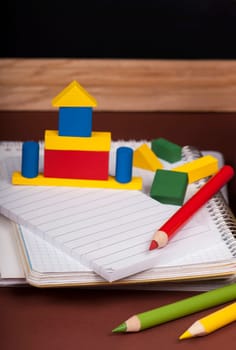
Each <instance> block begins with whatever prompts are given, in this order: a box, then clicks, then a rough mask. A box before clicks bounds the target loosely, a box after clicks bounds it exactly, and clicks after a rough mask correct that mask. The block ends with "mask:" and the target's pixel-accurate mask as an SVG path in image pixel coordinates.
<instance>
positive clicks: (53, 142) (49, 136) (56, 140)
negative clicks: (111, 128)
mask: <svg viewBox="0 0 236 350" xmlns="http://www.w3.org/2000/svg"><path fill="white" fill-rule="evenodd" d="M44 141H45V145H44V147H45V149H51V150H67V151H69V150H70V151H110V148H111V133H110V132H99V131H94V132H92V136H91V137H73V136H72V137H71V136H59V135H58V131H57V130H46V131H45V135H44Z"/></svg>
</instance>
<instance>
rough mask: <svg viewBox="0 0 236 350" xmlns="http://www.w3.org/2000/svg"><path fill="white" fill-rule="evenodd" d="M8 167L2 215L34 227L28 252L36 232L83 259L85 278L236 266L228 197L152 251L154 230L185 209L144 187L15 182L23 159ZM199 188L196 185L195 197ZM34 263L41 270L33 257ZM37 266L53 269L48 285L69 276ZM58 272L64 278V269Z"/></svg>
mask: <svg viewBox="0 0 236 350" xmlns="http://www.w3.org/2000/svg"><path fill="white" fill-rule="evenodd" d="M198 156H199V154H198V153H195V152H193V151H192V149H191V148H189V147H184V148H183V157H184V158H185V160H190V159H192V158H194V157H198ZM3 165H4V167H5V168H4V167H3ZM3 165H2V167H1V178H2V181H1V185H0V199H1V212H2V213H3V214H4V215H6V216H7V217H9V218H10V219H12V220H14V221H16V222H18V223H20V224H24V226H25V227H27V228H24V227H22V228H21V235H20V237H21V240H23V242H24V251H25V252H26V256H27V251H28V252H29V251H31V252H32V251H34V250H33V248H29V247H30V240H31V238H32V232H30V231H33V234H34V235H35V234H36V235H37V237H39V238H40V237H41V238H44V239H45V240H47V241H48V242H50V243H53V245H54V246H56V247H58V248H59V249H60V250H57V253H58V254H62V252H66V253H67V254H68V255H69V256H70V257H72V258H73V260H72V261H73V264H74V263H75V261H74V260H76V261H77V262H76V263H77V264H78V262H79V263H82V264H83V265H85V266H86V267H87V268H83V271H82V272H83V275H84V276H85V283H93V282H96V281H104V279H105V280H107V281H115V280H119V281H120V279H124V278H126V280H125V281H140V280H143V281H147V280H166V279H170V280H173V279H182V278H193V277H200V276H202V277H203V276H205V277H209V276H213V275H224V274H233V273H234V271H235V266H236V264H235V262H236V261H235V255H236V250H235V245H236V243H235V238H234V235H235V221H234V217H233V215H232V213H231V212H230V210H229V209H228V207H227V205H226V204H225V202H224V200H223V199H222V196H221V195H220V194H219V195H217V196H215V198H214V199H212V200H211V201H209V203H208V205H207V206H205V207H203V208H202V209H201V210H200V211H199V212H198V213H197V214H196V215H194V217H192V218H191V219H190V220H189V222H188V223H187V224H186V225H185V226H184V227H183V228H182V229H181V230H180V231H179V232H178V234H177V235H176V236H175V237H174V238H173V239H172V240H171V242H170V243H169V244H168V246H167V247H165V248H164V249H161V250H156V251H152V252H150V251H148V246H149V243H150V240H151V238H152V235H153V232H154V230H155V229H156V228H157V227H158V226H160V225H161V224H162V223H163V222H164V221H165V220H166V219H167V218H168V217H169V216H170V215H172V214H173V213H174V212H175V211H176V210H177V209H178V207H176V206H168V205H162V204H160V203H158V202H156V201H154V200H152V199H151V198H150V197H148V196H147V195H146V194H144V193H142V192H139V191H117V190H97V189H96V190H95V189H75V188H73V189H68V188H60V189H58V188H35V187H29V188H26V187H23V186H19V187H18V186H17V187H14V186H11V185H10V183H9V176H10V174H11V172H12V171H13V170H15V169H16V160H15V159H9V161H6V162H4V164H3ZM18 169H19V168H18ZM146 185H147V184H146ZM197 186H198V184H194V185H191V186H189V192H190V193H189V194H188V196H189V195H191V193H193V191H195V190H196V189H197ZM225 212H226V216H225V214H224V213H225ZM29 230H30V231H29ZM31 241H32V240H31ZM209 247H210V248H209ZM48 248H49V249H51V248H52V247H51V245H48ZM36 251H38V250H37V249H36ZM55 251H56V250H54V252H55ZM49 256H52V253H51V252H50V253H49V254H48V257H49ZM63 256H64V258H65V259H68V256H65V254H63ZM28 258H31V257H29V255H28ZM59 260H60V261H62V258H61V257H60V259H59ZM28 261H31V268H33V269H34V266H33V265H32V260H30V259H28ZM63 261H64V260H63ZM70 262H71V261H70ZM55 263H56V260H55ZM34 264H35V263H34ZM63 264H64V263H63ZM69 265H70V264H69ZM69 265H67V266H69ZM55 266H58V264H57V263H56V265H55ZM81 266H82V265H81ZM154 266H157V267H156V268H153V267H154ZM51 267H53V265H51ZM78 267H79V266H78ZM37 269H38V270H39V271H41V272H49V274H48V276H46V281H47V282H48V281H50V278H52V276H53V273H54V275H55V274H57V273H59V274H60V273H62V277H61V281H63V279H64V278H65V276H64V275H65V274H66V272H65V271H61V270H60V269H59V271H55V269H54V270H53V271H54V272H53V271H46V270H47V269H48V267H44V266H43V264H42V265H40V264H39V265H38V266H37ZM50 270H52V269H51V268H50ZM68 270H69V271H67V277H68V278H70V277H69V275H68V272H69V274H70V275H75V273H74V274H73V272H75V266H74V265H73V267H72V269H71V266H70V267H69V269H68ZM91 270H92V271H94V272H96V274H94V272H92V271H91ZM76 271H77V270H76ZM141 271H144V272H141ZM50 272H51V273H50ZM63 272H64V274H63ZM139 272H141V273H139ZM137 273H139V274H137ZM97 274H98V275H99V276H100V277H98V276H97ZM134 274H136V275H134ZM88 276H89V277H88ZM56 277H57V278H58V281H59V282H60V277H59V276H58V274H57V276H56ZM80 278H81V279H82V277H81V274H80ZM81 281H82V280H81ZM67 282H68V284H70V283H69V280H67ZM78 282H79V281H78V276H77V283H78ZM82 283H83V282H82Z"/></svg>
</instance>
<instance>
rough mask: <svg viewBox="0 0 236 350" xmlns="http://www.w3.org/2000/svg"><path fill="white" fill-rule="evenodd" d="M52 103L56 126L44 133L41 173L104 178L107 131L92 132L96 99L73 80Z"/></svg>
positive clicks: (105, 173)
mask: <svg viewBox="0 0 236 350" xmlns="http://www.w3.org/2000/svg"><path fill="white" fill-rule="evenodd" d="M52 104H53V106H56V107H59V125H58V131H56V130H46V132H45V151H44V176H46V177H56V178H72V179H73V178H74V179H91V180H107V179H108V170H109V152H110V146H111V134H110V133H109V132H92V108H93V107H95V106H96V105H97V102H96V100H95V99H94V98H93V97H92V96H90V95H89V94H88V93H87V91H85V90H84V89H83V88H82V86H81V85H79V84H78V83H77V82H76V81H73V82H72V83H71V84H69V85H68V86H67V87H66V88H65V89H64V90H63V91H62V92H61V93H60V94H59V95H57V96H56V97H55V98H54V99H53V101H52Z"/></svg>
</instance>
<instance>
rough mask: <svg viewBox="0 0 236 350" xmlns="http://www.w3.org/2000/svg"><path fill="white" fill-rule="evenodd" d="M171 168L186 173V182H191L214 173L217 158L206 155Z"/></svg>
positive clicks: (216, 168) (216, 169) (216, 166)
mask: <svg viewBox="0 0 236 350" xmlns="http://www.w3.org/2000/svg"><path fill="white" fill-rule="evenodd" d="M172 170H174V171H180V172H185V173H187V174H188V182H189V183H192V182H194V181H198V180H200V179H202V178H204V177H207V176H211V175H213V174H215V173H216V172H217V171H218V160H217V159H216V158H215V157H213V156H211V155H207V156H203V157H201V158H198V159H196V160H193V161H191V162H188V163H185V164H183V165H180V166H178V167H175V168H173V169H172Z"/></svg>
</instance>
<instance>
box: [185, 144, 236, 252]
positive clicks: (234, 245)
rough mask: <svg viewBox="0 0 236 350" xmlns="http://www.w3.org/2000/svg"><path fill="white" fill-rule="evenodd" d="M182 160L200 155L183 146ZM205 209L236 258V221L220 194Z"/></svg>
mask: <svg viewBox="0 0 236 350" xmlns="http://www.w3.org/2000/svg"><path fill="white" fill-rule="evenodd" d="M182 156H183V159H184V160H185V161H187V162H189V161H192V160H194V159H197V158H200V157H202V153H201V152H200V151H199V150H197V149H196V148H194V147H192V146H184V147H183V149H182ZM206 181H207V178H205V179H201V180H199V181H196V182H195V183H194V185H195V186H196V188H197V189H199V188H200V187H201V186H202V185H204V183H206ZM206 206H207V209H208V211H209V214H210V215H211V217H212V219H213V221H214V223H215V225H216V227H217V228H218V230H219V232H220V234H221V236H222V239H223V240H224V241H225V243H226V245H227V246H228V248H229V250H230V251H231V253H232V255H233V256H234V257H236V219H235V216H234V214H233V213H232V211H231V209H230V208H229V206H228V204H227V203H226V201H225V199H224V197H223V195H222V193H221V192H218V193H217V194H215V195H214V196H213V197H212V198H211V199H210V200H209V201H208V203H207V205H206Z"/></svg>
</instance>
